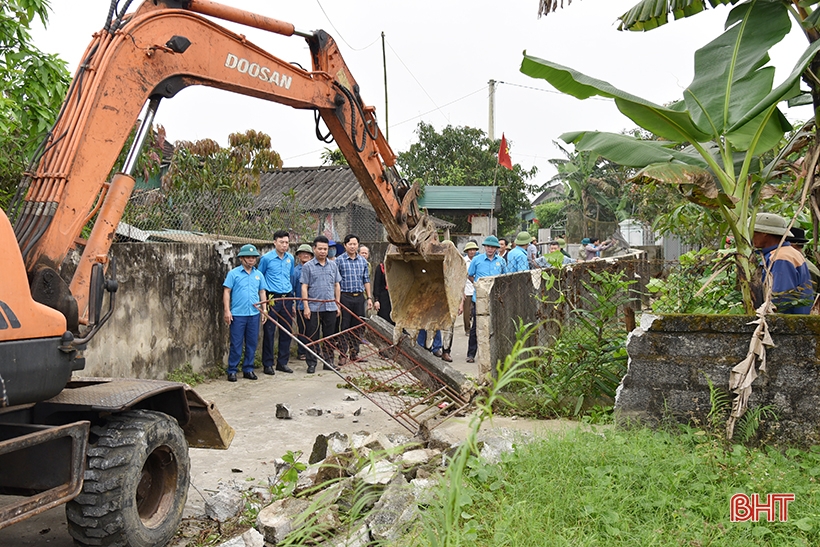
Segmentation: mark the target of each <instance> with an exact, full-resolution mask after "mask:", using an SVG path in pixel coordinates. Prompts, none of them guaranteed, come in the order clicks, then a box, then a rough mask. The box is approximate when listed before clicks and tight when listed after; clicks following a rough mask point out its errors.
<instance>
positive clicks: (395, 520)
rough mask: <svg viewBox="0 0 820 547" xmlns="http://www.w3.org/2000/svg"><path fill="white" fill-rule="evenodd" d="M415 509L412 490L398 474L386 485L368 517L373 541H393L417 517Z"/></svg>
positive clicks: (416, 508) (414, 498)
mask: <svg viewBox="0 0 820 547" xmlns="http://www.w3.org/2000/svg"><path fill="white" fill-rule="evenodd" d="M417 511H418V507H417V505H416V497H415V496H414V495H413V490H412V489H411V488H409V487H408V485H407V483H406V482H405V481H404V478H403V477H402V476H401V475H399V476H398V477H396V478H394V479H393V480H392V481H390V484H388V485H387V488H386V489H385V491H384V493H383V494H382V497H381V498H379V501H378V502H377V503H376V505H375V506H374V507H373V512H372V513H371V514H370V517H368V524H369V526H370V534H371V535H372V536H373V539H374V540H375V541H386V542H390V543H393V542H395V541H396V540H397V539H399V537H401V536H402V535H403V534H404V533H405V532H407V530H408V529H409V528H410V526H411V525H412V523H413V521H414V520H415V519H416V517H417Z"/></svg>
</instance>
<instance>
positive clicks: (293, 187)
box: [255, 165, 455, 229]
mask: <svg viewBox="0 0 820 547" xmlns="http://www.w3.org/2000/svg"><path fill="white" fill-rule="evenodd" d="M259 186H260V192H259V195H258V196H257V197H256V200H255V206H256V208H257V209H273V208H274V207H276V206H277V205H278V204H279V202H280V201H282V198H283V196H284V195H285V194H286V193H288V192H291V191H293V192H294V194H295V196H296V201H297V203H298V204H299V206H300V207H302V208H303V209H304V210H306V211H341V210H343V209H345V207H347V206H349V205H351V204H353V203H355V204H357V205H360V206H362V207H367V208H368V209H373V205H372V204H371V203H370V201H369V200H368V199H367V196H366V195H365V193H364V190H362V187H361V185H360V184H359V179H357V178H356V175H355V174H354V173H353V171H352V170H351V169H350V167H349V166H347V165H322V166H319V167H286V168H284V169H279V170H277V171H270V172H268V173H264V174H263V175H262V178H261V180H260V182H259ZM430 220H432V221H433V224H434V225H435V227H436V228H439V229H443V228H454V227H455V224H453V223H452V222H447V221H446V220H442V219H440V218H436V217H434V216H432V215H430Z"/></svg>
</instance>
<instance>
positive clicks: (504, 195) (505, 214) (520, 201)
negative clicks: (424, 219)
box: [398, 122, 537, 234]
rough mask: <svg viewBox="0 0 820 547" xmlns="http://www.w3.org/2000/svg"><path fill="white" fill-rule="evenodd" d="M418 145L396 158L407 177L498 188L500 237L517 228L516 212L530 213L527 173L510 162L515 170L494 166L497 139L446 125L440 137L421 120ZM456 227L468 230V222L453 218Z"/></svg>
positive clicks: (432, 182)
mask: <svg viewBox="0 0 820 547" xmlns="http://www.w3.org/2000/svg"><path fill="white" fill-rule="evenodd" d="M416 134H417V135H418V142H417V143H415V144H413V145H411V146H410V149H409V150H408V151H406V152H402V153H400V154H399V155H398V164H399V167H400V168H401V171H402V173H403V175H404V176H406V177H407V178H408V179H410V180H413V179H417V178H418V179H421V180H422V181H424V184H429V185H434V186H493V185H496V186H498V191H499V193H500V195H501V212H500V213H498V217H497V218H498V231H499V233H500V234H506V233H512V232H516V231H518V230H519V226H520V224H521V216H520V213H521V211H522V210H524V209H529V199H528V197H527V194H528V192H530V191H531V190H533V189H534V187H533V185H532V184H530V183H528V182H527V179H529V178H531V177H533V176H534V175H535V173H536V171H537V168H535V167H533V168H532V169H530V170H526V169H524V168H522V167H521V166H520V165H518V164H514V165H513V168H512V169H511V170H510V169H506V168H501V167H499V165H498V149H499V146H500V140H493V139H490V138H488V137H487V136H486V134H485V133H484V132H483V131H482V130H480V129H476V128H473V127H453V126H450V125H448V126H447V127H445V128H444V129H443V130H442V131H441V132H440V133H439V132H438V131H436V129H435V128H434V127H433V126H432V125H430V124H426V123H424V122H420V123H419V125H418V128H417V129H416ZM451 220H452V221H453V222H455V223H456V225H457V229H458V230H461V231H466V230H467V225H466V220H465V219H463V218H461V219H458V218H454V219H451Z"/></svg>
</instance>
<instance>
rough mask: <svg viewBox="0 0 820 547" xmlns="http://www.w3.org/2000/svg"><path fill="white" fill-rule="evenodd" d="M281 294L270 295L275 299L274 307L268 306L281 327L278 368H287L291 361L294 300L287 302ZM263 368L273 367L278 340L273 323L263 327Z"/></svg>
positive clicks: (270, 313)
mask: <svg viewBox="0 0 820 547" xmlns="http://www.w3.org/2000/svg"><path fill="white" fill-rule="evenodd" d="M285 296H289V295H282V294H279V293H268V298H273V299H274V301H273V307H271V306H270V305H269V306H268V314H269V315H270V316H271V317H272V318H273V319H274V321H276V322H277V323H279V324H280V325H282V328H281V329H279V352H278V353H277V355H276V366H277V367H286V366H287V365H288V360H289V359H290V334H289V333H290V332H292V329H293V327H292V326H291V324H292V323H293V300H285V299H284V298H283V297H285ZM262 331H263V335H262V366H264V367H272V366H274V363H273V345H274V340H275V339H276V325H274V323H273V321H266V322H265V325H264V326H263V327H262Z"/></svg>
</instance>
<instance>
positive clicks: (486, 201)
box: [418, 186, 501, 211]
mask: <svg viewBox="0 0 820 547" xmlns="http://www.w3.org/2000/svg"><path fill="white" fill-rule="evenodd" d="M418 201H419V207H423V208H425V209H429V210H431V211H435V210H441V211H452V210H462V211H489V210H490V209H492V210H493V211H500V210H501V196H500V195H499V194H498V186H425V187H424V193H423V194H422V195H421V197H419V200H418Z"/></svg>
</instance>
